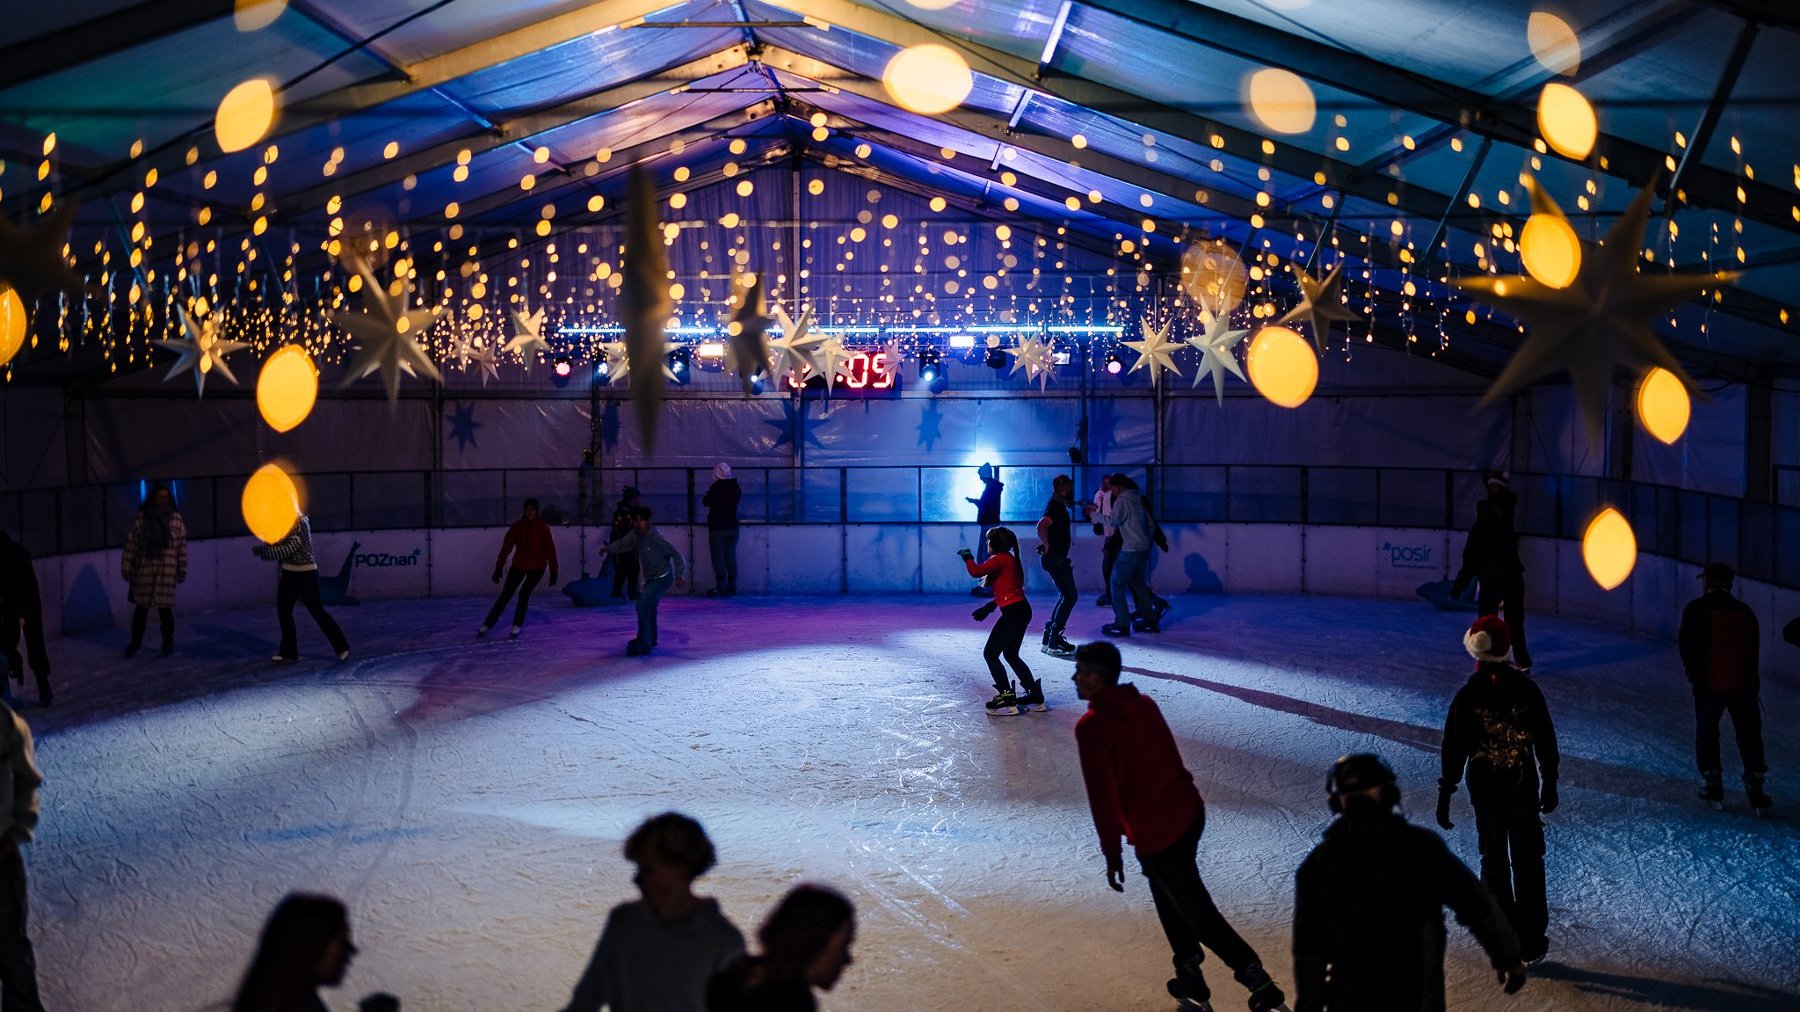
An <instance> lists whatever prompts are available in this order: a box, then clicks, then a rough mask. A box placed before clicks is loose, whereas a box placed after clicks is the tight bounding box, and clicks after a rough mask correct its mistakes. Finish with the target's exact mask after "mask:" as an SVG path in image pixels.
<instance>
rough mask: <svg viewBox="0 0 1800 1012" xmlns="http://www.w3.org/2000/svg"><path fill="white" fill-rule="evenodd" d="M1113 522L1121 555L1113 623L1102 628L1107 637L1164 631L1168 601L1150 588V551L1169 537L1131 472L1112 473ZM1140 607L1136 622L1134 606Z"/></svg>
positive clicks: (1114, 590)
mask: <svg viewBox="0 0 1800 1012" xmlns="http://www.w3.org/2000/svg"><path fill="white" fill-rule="evenodd" d="M1112 486H1113V502H1112V523H1113V526H1114V527H1115V528H1117V530H1118V536H1119V557H1118V560H1117V561H1116V562H1114V563H1113V571H1112V587H1111V592H1110V596H1111V598H1112V609H1113V621H1112V624H1110V625H1106V626H1103V627H1101V630H1100V631H1101V632H1104V633H1105V634H1106V635H1108V636H1130V635H1131V631H1132V629H1134V628H1135V629H1136V630H1137V631H1139V632H1147V633H1158V632H1162V616H1163V612H1165V611H1168V610H1169V602H1167V601H1165V600H1163V599H1162V598H1160V597H1157V596H1156V595H1155V594H1154V593H1152V592H1151V590H1150V550H1151V548H1153V547H1155V546H1157V545H1159V544H1160V545H1162V546H1165V547H1166V546H1167V544H1168V540H1167V538H1166V537H1165V536H1164V535H1163V533H1162V528H1161V527H1160V526H1158V524H1157V523H1156V519H1155V518H1154V517H1152V516H1151V515H1150V510H1149V508H1148V507H1147V506H1145V505H1144V497H1143V495H1142V494H1140V493H1139V491H1138V486H1137V482H1136V481H1134V480H1132V478H1131V477H1130V476H1129V475H1124V474H1115V475H1113V476H1112ZM1133 604H1135V605H1136V606H1137V611H1136V613H1135V614H1136V621H1135V622H1134V621H1133V614H1134V613H1133V612H1132V605H1133Z"/></svg>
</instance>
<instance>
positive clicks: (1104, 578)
mask: <svg viewBox="0 0 1800 1012" xmlns="http://www.w3.org/2000/svg"><path fill="white" fill-rule="evenodd" d="M1124 545H1125V539H1124V538H1122V537H1120V536H1119V532H1118V531H1114V532H1112V533H1111V534H1108V535H1107V536H1106V540H1105V541H1103V542H1101V544H1100V586H1102V587H1104V588H1105V589H1104V590H1102V591H1100V596H1101V597H1111V596H1112V571H1113V563H1115V562H1118V561H1119V549H1120V548H1122V547H1124Z"/></svg>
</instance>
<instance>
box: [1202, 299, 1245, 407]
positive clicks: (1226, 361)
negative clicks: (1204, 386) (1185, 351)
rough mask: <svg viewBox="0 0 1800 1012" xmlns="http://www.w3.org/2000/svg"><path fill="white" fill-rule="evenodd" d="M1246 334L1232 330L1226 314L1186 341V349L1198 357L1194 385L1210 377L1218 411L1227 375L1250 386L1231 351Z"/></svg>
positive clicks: (1218, 316) (1223, 399)
mask: <svg viewBox="0 0 1800 1012" xmlns="http://www.w3.org/2000/svg"><path fill="white" fill-rule="evenodd" d="M1249 333H1250V332H1249V331H1248V330H1232V329H1231V321H1230V320H1229V319H1227V318H1226V316H1225V314H1224V313H1215V314H1213V315H1212V316H1211V317H1210V318H1209V319H1208V320H1207V321H1206V333H1204V334H1199V335H1197V336H1194V337H1190V338H1188V340H1187V343H1188V345H1189V346H1190V347H1192V348H1193V349H1194V350H1195V351H1197V352H1199V353H1200V366H1199V368H1197V369H1195V370H1194V385H1195V386H1199V385H1200V380H1201V379H1203V378H1204V377H1206V376H1211V377H1212V381H1213V396H1214V397H1216V398H1217V399H1218V401H1219V406H1220V407H1223V406H1224V405H1225V373H1226V372H1227V371H1230V373H1231V374H1232V375H1233V376H1236V377H1237V378H1238V379H1241V380H1243V381H1244V382H1246V383H1248V382H1250V381H1249V379H1248V378H1247V377H1245V376H1244V370H1243V367H1241V366H1239V365H1238V360H1237V355H1236V353H1234V352H1233V351H1232V350H1231V349H1232V348H1234V347H1236V346H1237V343H1238V342H1239V341H1242V340H1243V339H1244V336H1245V335H1246V334H1249Z"/></svg>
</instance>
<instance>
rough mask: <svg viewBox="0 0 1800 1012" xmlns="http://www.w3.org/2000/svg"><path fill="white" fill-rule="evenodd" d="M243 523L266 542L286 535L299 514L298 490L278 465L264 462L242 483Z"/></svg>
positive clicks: (273, 541) (272, 542) (270, 542)
mask: <svg viewBox="0 0 1800 1012" xmlns="http://www.w3.org/2000/svg"><path fill="white" fill-rule="evenodd" d="M243 510H244V526H245V527H248V528H249V529H250V533H251V534H254V535H256V536H257V538H258V539H260V540H262V541H263V542H266V543H268V544H271V545H272V544H274V543H275V542H277V541H280V540H281V539H282V538H284V537H287V532H288V531H290V530H292V529H293V527H294V520H295V518H297V517H299V515H300V489H299V488H297V487H296V486H295V485H294V479H293V478H290V477H288V473H287V472H286V471H283V470H282V469H281V465H279V464H264V465H263V466H261V467H259V468H257V469H256V473H255V474H252V475H251V476H250V480H249V481H247V482H245V483H244V499H243Z"/></svg>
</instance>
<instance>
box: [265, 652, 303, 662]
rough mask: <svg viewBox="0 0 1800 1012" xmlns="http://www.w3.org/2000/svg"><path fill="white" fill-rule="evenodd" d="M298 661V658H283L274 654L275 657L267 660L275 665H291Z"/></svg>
mask: <svg viewBox="0 0 1800 1012" xmlns="http://www.w3.org/2000/svg"><path fill="white" fill-rule="evenodd" d="M299 659H300V658H298V657H283V656H281V655H280V654H276V655H275V656H273V657H271V658H269V660H271V661H274V662H275V663H276V664H292V663H294V662H295V661H298V660H299Z"/></svg>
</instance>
